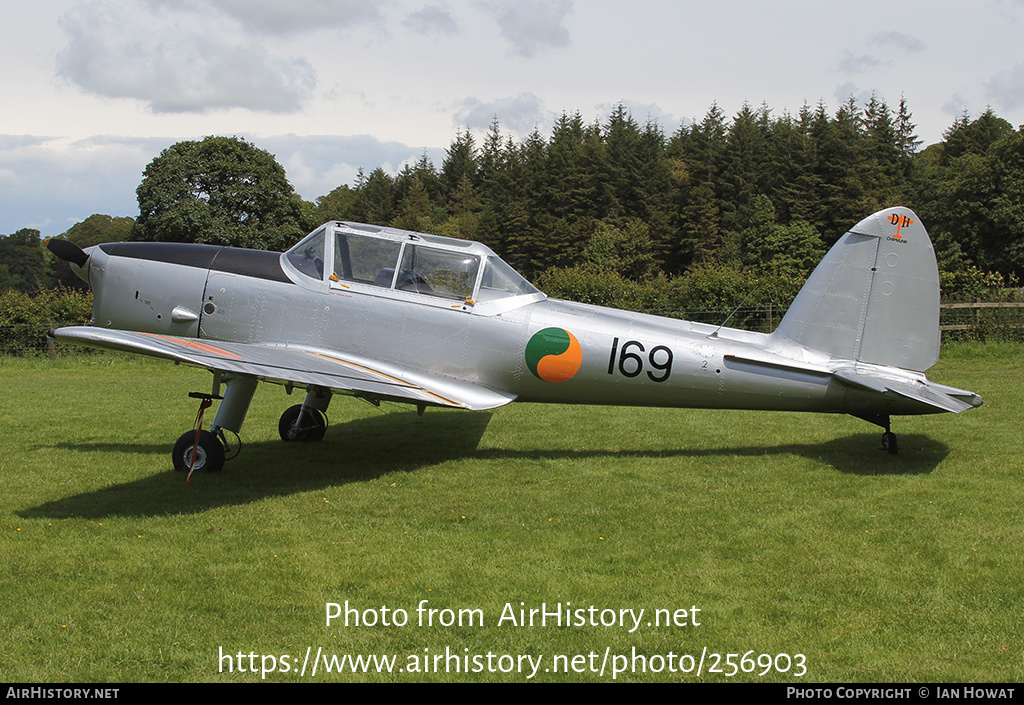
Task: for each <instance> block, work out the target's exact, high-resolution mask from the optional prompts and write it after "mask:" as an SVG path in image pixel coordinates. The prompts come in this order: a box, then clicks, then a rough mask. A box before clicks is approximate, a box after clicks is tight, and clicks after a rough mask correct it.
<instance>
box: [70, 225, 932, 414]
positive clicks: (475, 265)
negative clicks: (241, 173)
mask: <svg viewBox="0 0 1024 705" xmlns="http://www.w3.org/2000/svg"><path fill="white" fill-rule="evenodd" d="M352 237H353V238H354V237H355V236H354V235H353V236H352ZM353 241H354V240H353ZM304 242H305V241H304ZM446 244H447V243H446V241H445V239H443V238H437V239H436V241H431V242H428V243H422V242H417V243H416V246H418V247H420V253H419V257H420V259H421V260H423V259H426V257H427V255H428V254H429V252H428V250H435V249H436V251H437V252H440V253H453V252H454V253H456V254H458V255H459V256H462V257H463V260H460V261H469V260H470V259H472V258H473V257H475V258H477V260H478V261H475V262H471V263H470V265H469V266H468V267H469V268H468V269H467V271H468V272H469V274H470V275H471V276H469V277H468V278H466V277H465V276H463V279H464V280H465V281H466V282H467V283H465V284H463V285H459V284H458V283H456V284H452V285H451V287H452V288H455V289H457V288H458V287H459V286H466V287H468V288H467V289H466V292H469V295H465V296H463V293H465V292H461V291H456V292H455V294H453V293H452V292H447V294H445V295H441V294H439V293H438V292H439V291H441V289H440V286H439V285H438V284H437V283H436V282H435V284H434V287H433V288H431V287H428V286H427V285H426V284H425V283H424V284H421V285H419V286H412V285H409V286H405V287H404V288H403V286H402V285H401V281H402V279H401V277H402V275H403V274H404V273H405V272H406V271H407V268H404V265H405V264H407V263H408V262H406V261H404V260H403V261H401V265H399V264H397V263H396V264H394V265H392V268H391V269H388V268H382V270H381V273H382V274H383V272H385V271H386V272H389V273H388V274H387V275H386V277H384V280H382V279H381V276H380V275H378V276H377V280H378V281H375V282H373V281H370V278H369V276H367V277H362V278H360V277H359V276H357V274H354V273H351V272H348V271H347V270H346V271H345V272H342V274H341V276H339V272H341V270H342V267H341V266H337V265H340V264H341V263H340V258H341V255H339V254H337V253H334V254H333V256H332V251H331V250H332V249H333V248H332V246H331V244H330V242H328V243H327V245H326V250H324V249H323V248H322V249H321V251H320V254H321V256H320V257H316V256H311V257H309V258H308V262H307V261H306V260H305V259H303V257H302V256H298V257H297V256H296V254H295V253H296V251H299V252H301V251H302V250H301V248H300V247H299V246H296V248H298V250H294V249H293V250H292V251H290V252H289V253H285V254H280V253H269V252H257V251H251V250H238V249H233V248H224V247H215V246H204V245H186V244H172V243H118V244H114V245H101V246H97V247H96V248H92V249H91V252H90V254H91V257H90V260H91V262H90V265H89V270H90V271H89V275H90V281H91V284H92V286H93V289H94V297H95V298H94V325H96V326H100V327H108V328H117V329H122V330H134V331H140V332H149V333H157V334H161V335H170V336H176V337H181V338H201V339H206V340H209V341H222V342H236V343H246V344H257V345H287V346H290V347H296V348H301V349H308V350H314V351H325V352H332V351H333V352H338V353H343V354H344V355H345V356H346V357H347V358H348V359H351V360H356V361H358V360H366V361H367V362H368V363H370V362H375V363H381V362H383V363H386V364H387V365H388V366H389V369H398V370H409V371H411V372H421V373H427V374H430V375H435V376H439V377H445V378H449V379H453V380H461V381H464V382H469V383H472V384H476V385H481V386H483V387H487V388H490V389H493V390H498V391H501V392H504V393H507V394H510V395H514V396H515V397H516V398H517V400H519V401H530V402H553V403H579V404H617V405H636V406H663V407H694V408H738V409H777V410H792V411H818V412H845V413H853V414H858V415H863V414H867V413H876V411H873V409H874V408H875V406H877V405H878V403H879V402H878V400H877V399H876V398H875V397H876V396H877V395H871V394H868V393H866V392H862V391H860V390H857V389H854V388H851V387H849V386H848V385H843V384H840V383H837V382H836V381H835V380H834V379H832V377H831V374H830V370H831V369H832V368H833V367H834V366H835V365H836V364H854V363H853V362H852V361H836V360H833V359H832V358H831V357H830V356H829V355H827V354H823V353H820V352H816V351H814V350H810V349H807V348H804V347H801V346H799V345H796V344H794V343H792V342H791V341H788V340H787V339H785V338H783V337H781V336H778V335H769V334H762V333H754V332H749V331H741V330H735V329H729V328H717V327H714V326H709V325H706V324H699V323H691V322H687V321H680V320H675V319H670V318H662V317H658V316H652V315H646V314H642V313H634V312H627V311H620V310H615V309H609V308H602V307H598V306H590V305H585V304H578V303H573V302H567V301H560V300H554V299H550V298H548V297H546V296H545V295H544V294H542V293H540V292H538V291H536V290H535V289H532V287H529V288H526V287H523V286H522V284H519V283H513V284H497V285H495V286H497V287H498V289H500V291H499V294H500V295H496V294H493V293H489V294H485V293H484V289H485V288H487V287H485V284H487V285H490V284H493V282H496V281H498V279H497V277H496V276H495V277H494V278H493V279H487V280H486V282H485V281H484V279H485V278H486V277H487V274H488V270H487V268H488V267H491V266H494V267H497V266H498V263H500V260H497V257H496V255H493V253H491V252H490V251H489V250H486V248H483V246H481V245H479V244H476V247H477V248H483V249H482V250H480V251H466V252H463V251H462V250H460V249H457V248H458V247H464V246H462V245H458V246H454V245H452V246H448V247H447V249H446V247H445V246H446ZM300 245H302V243H300ZM404 246H405V245H403V247H404ZM428 246H429V247H428ZM321 247H322V246H321ZM396 252H398V250H397V249H396ZM403 252H404V250H403ZM314 255H315V253H314ZM345 256H346V257H347V256H348V254H347V252H346V255H345ZM492 257H493V258H494V260H497V261H496V262H494V263H493V265H492V262H491V260H490V259H489V258H492ZM500 264H501V265H502V266H504V267H505V268H507V265H504V263H500ZM307 265H308V266H307ZM348 266H349V265H348V264H346V267H348ZM495 271H497V270H495ZM502 271H503V272H504V270H502ZM509 271H511V270H510V268H509ZM456 273H457V274H458V273H459V272H456ZM465 274H466V272H464V271H463V272H461V275H465ZM513 274H514V273H513ZM371 276H372V275H371ZM447 276H448V278H449V280H454V279H458V277H454V275H452V274H451V272H449V273H448V274H447ZM387 277H391V279H390V280H387ZM453 277H454V279H453ZM473 277H477V281H476V282H475V283H474V280H473ZM385 280H386V281H385ZM442 280H443V278H442V279H438V280H437V281H442ZM526 286H527V287H528V285H526ZM501 287H504V288H501ZM517 287H518V288H517ZM492 288H493V287H492ZM456 294H457V295H456ZM474 296H476V297H478V298H477V299H474V298H472V297H474ZM885 373H886V374H890V375H894V376H896V377H900V378H905V379H909V380H911V381H912V380H913V379H916V378H918V377H920V378H923V375H921V374H920V373H914V372H909V371H905V370H898V369H887V370H886V371H885ZM885 404H886V406H885V410H884V411H885V413H893V414H901V413H902V414H913V413H929V412H930V411H932V410H930V409H927V408H925V407H922V406H921V405H920V404H916V403H914V402H912V401H911V400H905V401H903V402H901V400H891V399H890V400H888V401H886V403H885Z"/></svg>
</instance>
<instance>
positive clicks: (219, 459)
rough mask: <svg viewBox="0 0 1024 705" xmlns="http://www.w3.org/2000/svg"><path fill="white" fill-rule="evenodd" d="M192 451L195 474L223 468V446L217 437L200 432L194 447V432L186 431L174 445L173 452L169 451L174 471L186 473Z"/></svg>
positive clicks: (190, 463)
mask: <svg viewBox="0 0 1024 705" xmlns="http://www.w3.org/2000/svg"><path fill="white" fill-rule="evenodd" d="M193 449H195V458H196V462H195V468H194V469H195V471H196V472H219V471H220V470H221V469H222V468H223V467H224V445H223V444H222V443H221V442H220V439H219V438H217V436H215V435H214V434H212V433H210V432H209V431H200V432H199V445H198V446H196V432H195V431H187V432H185V433H183V434H182V435H181V438H179V439H178V442H177V443H175V444H174V450H173V451H171V458H172V459H173V460H174V469H175V470H177V471H178V472H188V469H189V467H192V454H193Z"/></svg>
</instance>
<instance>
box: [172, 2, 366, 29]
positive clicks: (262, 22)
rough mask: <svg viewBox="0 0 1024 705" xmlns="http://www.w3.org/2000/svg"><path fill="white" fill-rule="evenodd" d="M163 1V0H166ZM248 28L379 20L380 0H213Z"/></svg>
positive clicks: (347, 24) (319, 26)
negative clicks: (282, 0) (285, 0)
mask: <svg viewBox="0 0 1024 705" xmlns="http://www.w3.org/2000/svg"><path fill="white" fill-rule="evenodd" d="M165 1H166V0H165ZM212 2H213V4H214V5H216V6H217V7H219V8H220V9H221V10H223V11H224V12H227V13H228V14H230V15H231V16H232V17H234V18H235V19H236V20H238V21H239V22H240V23H242V25H243V26H245V27H246V28H247V29H250V30H253V31H257V32H262V33H265V34H290V33H295V32H307V31H313V30H320V29H347V28H351V27H356V26H359V25H364V24H373V23H377V22H380V21H381V19H382V18H381V12H380V8H381V5H383V4H384V3H381V2H379V0H288V2H281V0H212Z"/></svg>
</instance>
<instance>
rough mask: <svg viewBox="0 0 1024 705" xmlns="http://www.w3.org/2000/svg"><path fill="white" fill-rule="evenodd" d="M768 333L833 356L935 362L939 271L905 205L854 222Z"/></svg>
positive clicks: (921, 367)
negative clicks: (771, 332)
mask: <svg viewBox="0 0 1024 705" xmlns="http://www.w3.org/2000/svg"><path fill="white" fill-rule="evenodd" d="M775 335H782V336H784V337H786V338H788V339H789V340H792V341H794V342H796V343H799V344H800V345H804V346H806V347H809V348H815V349H817V350H821V351H824V352H826V353H829V354H830V355H833V356H835V357H842V358H846V359H850V360H858V361H861V362H873V363H877V364H880V365H892V366H895V367H902V368H905V369H909V370H916V371H918V372H923V371H925V370H927V369H928V368H929V367H931V366H932V365H934V364H935V363H936V362H937V361H938V359H939V270H938V266H937V265H936V263H935V252H934V250H933V249H932V243H931V240H930V239H929V238H928V232H927V231H926V230H925V229H924V225H922V224H921V219H920V218H918V217H917V214H915V213H914V212H913V211H912V210H910V209H908V208H888V209H886V210H883V211H879V212H878V213H875V214H874V215H871V216H868V217H867V218H865V219H864V220H862V221H860V222H859V223H857V224H856V225H855V226H853V228H851V229H850V231H849V232H848V233H846V234H845V235H843V237H841V238H840V239H839V241H838V242H837V243H836V244H835V245H834V246H833V247H832V249H831V250H829V251H828V254H827V255H825V259H823V260H822V261H821V263H820V264H818V266H817V268H816V269H815V270H814V271H813V272H812V273H811V276H810V277H809V278H808V279H807V283H806V284H805V285H804V287H803V288H802V289H801V290H800V293H799V294H797V297H796V299H795V300H794V301H793V304H792V306H790V307H789V310H788V311H787V312H786V315H785V317H784V318H783V319H782V323H780V324H779V327H778V329H777V330H776V331H775Z"/></svg>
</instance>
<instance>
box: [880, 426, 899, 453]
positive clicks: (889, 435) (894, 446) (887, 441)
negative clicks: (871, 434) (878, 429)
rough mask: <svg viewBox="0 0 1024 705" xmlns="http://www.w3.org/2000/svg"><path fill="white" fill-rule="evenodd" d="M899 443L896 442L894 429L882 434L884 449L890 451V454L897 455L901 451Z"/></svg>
mask: <svg viewBox="0 0 1024 705" xmlns="http://www.w3.org/2000/svg"><path fill="white" fill-rule="evenodd" d="M899 448H900V446H899V443H897V442H896V434H895V433H893V432H892V431H886V432H885V433H883V434H882V450H884V451H886V452H888V453H889V455H896V453H898V452H899Z"/></svg>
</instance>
